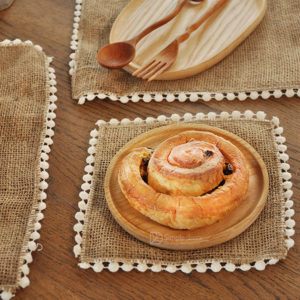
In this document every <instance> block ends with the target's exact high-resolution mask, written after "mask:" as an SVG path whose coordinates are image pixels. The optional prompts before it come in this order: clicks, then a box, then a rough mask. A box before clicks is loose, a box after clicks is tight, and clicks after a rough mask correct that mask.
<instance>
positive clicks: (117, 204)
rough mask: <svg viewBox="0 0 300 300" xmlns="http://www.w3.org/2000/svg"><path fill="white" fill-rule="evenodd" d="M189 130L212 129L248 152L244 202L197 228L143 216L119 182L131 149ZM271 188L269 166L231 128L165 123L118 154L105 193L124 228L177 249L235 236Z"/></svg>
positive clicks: (155, 243) (250, 220)
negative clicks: (174, 226) (181, 227)
mask: <svg viewBox="0 0 300 300" xmlns="http://www.w3.org/2000/svg"><path fill="white" fill-rule="evenodd" d="M186 130H202V131H209V132H213V133H214V134H216V135H219V136H221V137H224V138H226V139H227V140H229V141H231V142H232V143H233V144H235V145H236V146H237V147H238V148H239V149H240V150H241V151H242V152H243V154H244V155H245V158H246V160H247V164H248V168H249V174H250V180H249V187H248V192H247V195H246V197H245V199H244V200H243V201H242V202H241V204H240V205H239V206H238V207H237V208H236V209H235V210H233V211H232V212H231V213H230V214H228V215H227V216H225V217H224V218H223V219H221V220H220V221H219V222H217V223H215V224H212V225H209V226H205V227H202V228H199V229H194V230H178V229H172V228H169V227H166V226H164V225H161V224H159V223H157V222H155V221H152V220H151V219H149V218H148V217H146V216H144V215H142V214H141V213H139V212H138V211H137V210H135V209H134V208H133V207H131V206H130V204H129V202H128V201H127V199H126V198H125V197H124V196H123V193H122V191H121V189H120V187H119V184H118V172H119V166H120V162H121V161H122V159H123V158H124V157H125V156H126V155H127V154H128V153H129V152H131V150H132V149H134V148H137V147H152V148H155V147H156V146H157V145H158V144H160V143H161V142H162V141H164V140H166V139H167V138H169V137H171V136H174V135H176V134H178V133H180V132H182V131H186ZM268 189H269V178H268V173H267V169H266V166H265V164H264V162H263V160H262V158H261V157H260V156H259V154H258V153H257V152H256V151H255V150H254V149H253V148H252V146H250V145H249V144H248V143H247V142H246V141H244V140H243V139H241V138H240V137H238V136H236V135H234V134H232V133H230V132H228V131H225V130H222V129H219V128H215V127H211V126H207V125H198V124H180V125H170V126H164V127H160V128H157V129H153V130H150V131H148V132H146V133H144V134H141V135H139V136H138V137H136V138H135V139H133V140H131V141H130V142H129V143H127V144H126V145H125V146H124V147H123V148H122V149H121V150H120V151H119V152H118V153H117V154H116V155H115V157H114V158H113V159H112V161H111V163H110V165H109V167H108V169H107V173H106V176H105V196H106V201H107V204H108V207H109V209H110V211H111V213H112V215H113V216H114V218H115V220H116V221H117V222H118V223H119V224H120V225H121V226H122V227H123V229H125V230H126V231H127V232H128V233H130V234H132V235H133V236H134V237H136V238H137V239H139V240H141V241H143V242H145V243H147V244H150V245H152V246H155V247H159V248H165V249H174V250H191V249H200V248H205V247H210V246H214V245H217V244H220V243H224V242H226V241H228V240H230V239H232V238H234V237H236V236H237V235H239V234H240V233H242V232H243V231H244V230H246V229H247V228H248V227H249V226H250V225H251V224H252V223H253V222H254V221H255V219H256V218H257V217H258V215H259V214H260V212H261V211H262V209H263V207H264V205H265V202H266V199H267V195H268Z"/></svg>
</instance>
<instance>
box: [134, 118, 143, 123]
mask: <svg viewBox="0 0 300 300" xmlns="http://www.w3.org/2000/svg"><path fill="white" fill-rule="evenodd" d="M133 123H134V124H141V123H143V119H141V118H135V119H134V120H133Z"/></svg>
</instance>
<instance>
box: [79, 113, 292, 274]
mask: <svg viewBox="0 0 300 300" xmlns="http://www.w3.org/2000/svg"><path fill="white" fill-rule="evenodd" d="M265 118H266V114H265V113H264V112H261V111H260V112H257V113H256V114H255V113H253V112H252V111H250V110H247V111H245V112H244V113H241V112H239V111H233V112H232V114H229V113H227V112H222V113H221V114H216V113H214V112H210V113H208V114H204V113H198V114H196V115H192V114H190V113H186V114H185V115H184V116H179V115H178V114H173V115H171V117H169V118H168V117H166V116H164V115H162V116H159V117H157V118H156V119H155V118H152V117H148V118H146V119H145V120H142V119H141V118H136V119H134V120H133V121H130V120H129V119H123V120H121V121H118V120H116V119H111V120H110V121H109V122H105V121H103V120H99V121H98V122H97V123H96V124H97V125H98V126H99V127H100V126H102V125H105V124H110V125H112V126H116V125H118V124H130V123H133V124H141V123H145V122H146V123H152V122H157V121H159V122H165V121H167V120H172V121H180V120H182V121H193V120H218V119H219V120H220V119H235V120H237V119H245V120H259V121H268V122H271V123H272V124H273V127H274V129H273V135H274V137H275V141H276V148H277V150H278V153H279V157H280V161H281V163H280V166H279V168H278V171H279V172H280V174H281V178H282V194H283V196H284V200H285V212H284V215H285V218H286V219H285V237H286V239H285V244H286V252H287V251H288V250H289V249H290V248H291V247H293V246H294V240H293V239H292V238H291V237H292V236H293V235H294V234H295V230H294V226H295V221H294V220H293V218H292V217H293V216H294V210H293V209H292V207H293V201H292V200H291V197H292V195H293V192H292V190H291V188H292V183H291V174H290V173H289V172H288V170H289V169H290V166H289V164H288V163H287V162H288V159H289V157H288V155H287V154H286V153H285V151H286V149H287V147H286V146H285V145H284V143H285V141H286V140H285V138H284V137H283V136H281V134H282V132H283V128H282V127H280V124H279V119H278V118H277V117H273V118H272V120H271V121H269V120H266V119H265ZM90 135H91V139H90V141H89V144H90V147H89V149H88V154H89V156H88V157H87V159H86V162H87V166H86V167H85V172H86V174H85V175H84V176H83V181H84V183H83V185H82V191H81V192H80V194H79V196H80V198H81V200H80V202H79V203H78V206H79V209H80V211H79V212H77V213H76V215H75V218H76V220H77V224H75V226H74V231H75V232H76V236H75V241H76V245H75V246H74V248H73V251H74V254H75V257H79V258H80V254H81V244H82V235H83V230H84V224H85V222H87V220H86V218H87V215H88V206H89V200H90V196H91V195H90V192H89V191H91V190H92V189H91V186H92V184H93V181H92V178H93V172H94V161H95V154H96V146H97V144H98V130H97V129H94V130H92V131H91V133H90ZM278 261H279V259H277V258H273V257H263V258H262V259H261V260H259V261H254V262H252V263H250V264H241V265H235V264H233V263H226V262H223V261H222V262H221V261H207V262H201V263H199V262H195V261H186V262H185V263H183V264H181V265H175V264H167V265H162V264H157V263H152V262H148V261H139V260H137V261H132V262H131V263H128V262H126V263H123V262H122V259H120V260H114V261H112V260H111V259H110V258H109V257H108V258H102V259H101V260H95V261H91V262H89V263H87V262H80V263H79V264H78V265H79V267H80V268H82V269H88V268H92V269H93V270H94V271H95V272H101V271H102V270H103V269H107V270H109V271H111V272H116V271H118V270H123V271H126V272H129V271H131V270H133V269H136V270H138V271H140V272H145V271H147V270H151V271H153V272H160V271H167V272H169V273H174V272H176V271H182V272H184V273H190V272H192V271H193V270H195V271H197V272H200V273H204V272H206V271H207V270H212V271H213V272H219V271H221V270H222V269H225V270H227V271H229V272H233V271H235V270H242V271H248V270H250V269H252V268H254V269H256V270H260V271H262V270H264V269H265V268H266V266H267V265H274V264H276V263H277V262H278Z"/></svg>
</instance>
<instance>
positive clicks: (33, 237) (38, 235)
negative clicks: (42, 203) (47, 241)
mask: <svg viewBox="0 0 300 300" xmlns="http://www.w3.org/2000/svg"><path fill="white" fill-rule="evenodd" d="M40 225H41V224H40ZM30 238H31V239H33V240H34V241H35V240H38V239H39V238H40V234H39V233H38V232H37V231H34V232H32V233H31V235H30Z"/></svg>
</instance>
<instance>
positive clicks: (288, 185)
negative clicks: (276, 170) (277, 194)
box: [282, 181, 293, 189]
mask: <svg viewBox="0 0 300 300" xmlns="http://www.w3.org/2000/svg"><path fill="white" fill-rule="evenodd" d="M282 186H283V188H285V189H291V188H292V186H293V184H292V183H291V182H290V181H284V182H283V183H282Z"/></svg>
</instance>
